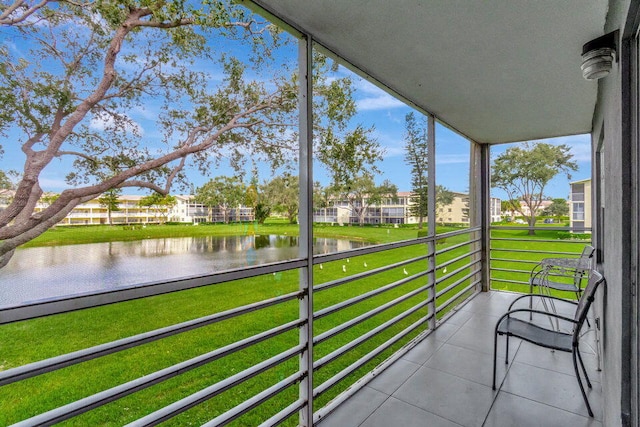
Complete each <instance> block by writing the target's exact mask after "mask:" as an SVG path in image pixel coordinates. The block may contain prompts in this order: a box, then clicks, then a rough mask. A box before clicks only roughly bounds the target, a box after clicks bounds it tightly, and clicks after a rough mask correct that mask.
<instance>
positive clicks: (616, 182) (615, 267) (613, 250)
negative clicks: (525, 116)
mask: <svg viewBox="0 0 640 427" xmlns="http://www.w3.org/2000/svg"><path fill="white" fill-rule="evenodd" d="M628 10H629V1H628V0H625V1H612V2H611V3H610V9H609V15H608V18H607V25H606V28H605V29H604V33H608V32H610V31H614V30H616V29H622V27H623V26H624V23H625V21H626V17H627V13H628ZM621 34H622V32H621ZM621 65H622V64H621V63H620V62H619V63H618V64H617V65H616V66H615V67H614V70H613V72H612V73H611V74H610V75H609V76H608V77H606V78H604V79H601V80H599V81H598V82H597V84H598V85H599V88H598V89H599V94H598V105H597V107H596V112H595V115H594V122H593V134H592V136H593V147H594V150H595V149H597V146H598V144H599V142H600V141H602V142H603V147H604V150H603V157H602V159H603V163H602V167H603V173H604V174H605V180H604V182H605V184H604V185H605V188H604V191H603V193H604V221H605V222H604V230H603V231H604V232H603V233H601V234H600V235H601V236H603V238H602V239H603V241H602V242H596V244H597V246H598V247H600V248H601V249H602V263H601V264H600V265H599V268H600V269H601V270H602V272H603V273H604V276H605V278H606V280H607V286H606V295H605V298H604V300H603V301H604V302H603V305H604V306H603V307H602V308H601V310H602V311H601V313H602V317H603V324H602V339H603V378H602V381H603V382H602V387H603V396H604V407H605V411H604V419H603V425H605V426H618V425H621V421H622V419H621V408H622V407H621V398H622V395H621V390H622V387H621V385H622V381H628V378H624V379H623V375H622V358H623V357H627V358H628V357H629V355H628V354H625V355H623V338H624V337H623V331H624V330H625V329H624V328H623V312H624V310H623V305H624V304H627V305H628V304H630V298H628V297H627V295H628V294H629V283H628V280H625V278H626V276H627V275H628V272H629V271H630V256H629V251H628V245H629V243H630V240H629V239H630V231H629V225H628V224H629V220H630V218H629V216H630V212H628V211H627V202H628V201H629V200H630V197H631V191H630V188H627V186H628V182H627V181H626V180H627V176H626V174H627V172H628V165H627V164H626V161H627V160H628V159H625V156H628V152H629V147H626V146H625V144H628V142H625V141H623V135H622V104H623V103H622V96H621V93H622V92H621V91H622V66H621ZM594 84H596V83H594ZM594 173H595V168H594ZM592 182H593V183H599V182H600V181H599V179H598V177H596V176H593V181H592ZM594 200H595V199H594ZM594 205H595V204H594ZM594 205H592V206H593V209H594V211H592V212H597V210H598V209H599V206H594Z"/></svg>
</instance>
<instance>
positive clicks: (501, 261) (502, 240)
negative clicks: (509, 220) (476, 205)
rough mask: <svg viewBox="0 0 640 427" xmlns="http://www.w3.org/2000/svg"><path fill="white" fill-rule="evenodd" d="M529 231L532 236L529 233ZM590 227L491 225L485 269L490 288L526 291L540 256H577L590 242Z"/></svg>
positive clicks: (540, 258)
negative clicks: (488, 276) (488, 275)
mask: <svg viewBox="0 0 640 427" xmlns="http://www.w3.org/2000/svg"><path fill="white" fill-rule="evenodd" d="M530 230H533V231H534V233H535V234H534V235H529V234H528V233H529V231H530ZM590 231H591V229H590V228H583V229H581V230H580V233H573V230H571V229H570V228H569V227H533V228H531V227H507V226H492V227H491V233H490V236H491V237H490V257H489V271H490V277H491V288H492V289H495V290H507V291H514V292H529V277H530V275H531V271H532V269H533V268H534V267H535V266H536V265H538V264H539V263H540V261H541V260H542V259H543V258H551V257H554V258H557V257H577V256H579V255H580V253H581V251H582V249H583V248H584V246H585V245H590V244H591V239H590V237H588V236H589V233H590Z"/></svg>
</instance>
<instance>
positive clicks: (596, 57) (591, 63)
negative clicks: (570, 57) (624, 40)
mask: <svg viewBox="0 0 640 427" xmlns="http://www.w3.org/2000/svg"><path fill="white" fill-rule="evenodd" d="M617 33H618V32H617V31H613V32H611V33H609V34H605V35H604V36H602V37H598V38H597V39H593V40H591V41H590V42H588V43H586V44H585V45H584V46H582V66H581V67H580V68H582V77H584V78H585V79H587V80H598V79H601V78H603V77H606V76H607V75H608V74H609V72H610V71H611V68H613V63H614V62H615V60H616V35H617Z"/></svg>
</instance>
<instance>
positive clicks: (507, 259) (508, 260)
mask: <svg viewBox="0 0 640 427" xmlns="http://www.w3.org/2000/svg"><path fill="white" fill-rule="evenodd" d="M489 261H501V262H519V263H522V264H540V261H532V260H529V259H512V258H493V257H492V258H489Z"/></svg>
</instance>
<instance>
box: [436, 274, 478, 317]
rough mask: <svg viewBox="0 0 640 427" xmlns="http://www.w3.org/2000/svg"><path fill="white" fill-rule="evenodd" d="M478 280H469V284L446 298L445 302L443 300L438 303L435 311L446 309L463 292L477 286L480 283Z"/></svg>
mask: <svg viewBox="0 0 640 427" xmlns="http://www.w3.org/2000/svg"><path fill="white" fill-rule="evenodd" d="M480 282H481V281H480V280H475V281H473V282H471V283H470V284H469V286H467V287H466V288H464V289H462V290H461V291H460V292H458V293H456V294H455V295H454V296H453V297H451V298H449V299H448V300H446V301H445V302H443V303H442V304H440V305H439V306H438V308H436V313H440V312H441V311H442V310H444V309H446V308H447V307H449V306H450V305H451V304H453V303H454V302H455V301H456V300H457V299H458V298H460V296H462V295H464V294H465V292H469V291H470V290H471V289H473V288H475V287H476V286H478V284H480Z"/></svg>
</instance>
